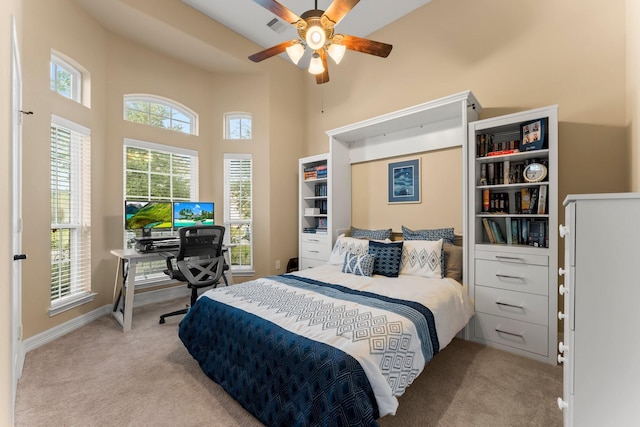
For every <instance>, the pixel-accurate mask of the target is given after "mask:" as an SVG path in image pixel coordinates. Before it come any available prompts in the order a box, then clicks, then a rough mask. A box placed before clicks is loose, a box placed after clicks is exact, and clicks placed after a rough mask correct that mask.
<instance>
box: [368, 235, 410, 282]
mask: <svg viewBox="0 0 640 427" xmlns="http://www.w3.org/2000/svg"><path fill="white" fill-rule="evenodd" d="M402 244H403V242H390V243H382V242H375V241H370V242H369V254H370V255H373V256H375V262H374V264H373V274H381V275H383V276H387V277H398V274H400V262H401V261H402Z"/></svg>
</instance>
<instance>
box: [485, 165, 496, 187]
mask: <svg viewBox="0 0 640 427" xmlns="http://www.w3.org/2000/svg"><path fill="white" fill-rule="evenodd" d="M495 169H496V168H495V165H494V164H493V163H489V164H488V165H487V184H489V185H493V184H495Z"/></svg>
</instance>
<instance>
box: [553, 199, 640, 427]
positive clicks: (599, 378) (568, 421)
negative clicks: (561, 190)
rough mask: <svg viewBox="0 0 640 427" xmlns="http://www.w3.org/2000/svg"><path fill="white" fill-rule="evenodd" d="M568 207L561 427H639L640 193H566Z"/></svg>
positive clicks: (563, 231) (563, 272) (563, 278)
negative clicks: (562, 422) (639, 278)
mask: <svg viewBox="0 0 640 427" xmlns="http://www.w3.org/2000/svg"><path fill="white" fill-rule="evenodd" d="M564 206H565V222H566V225H565V226H560V235H561V236H562V237H564V239H565V257H564V258H565V261H564V262H565V265H564V268H562V269H561V270H559V273H560V274H561V277H560V280H561V283H562V285H561V286H560V291H561V292H562V294H563V295H564V309H563V310H562V311H561V312H560V313H559V317H561V318H563V319H564V337H563V342H562V343H560V346H559V349H560V352H561V354H560V356H559V360H560V361H562V362H563V363H564V368H563V369H564V377H563V397H562V398H559V399H558V405H559V406H560V407H561V408H563V410H564V425H565V426H580V427H590V426H630V425H638V421H639V420H640V416H639V415H638V408H637V406H638V401H639V400H638V399H639V398H640V364H639V361H640V340H638V339H637V336H638V325H639V322H638V304H639V301H640V284H639V283H640V281H639V280H638V261H639V260H640V249H638V242H640V225H639V224H638V221H639V219H640V194H638V193H620V194H596V195H576V196H574V195H569V196H567V198H566V199H565V201H564Z"/></svg>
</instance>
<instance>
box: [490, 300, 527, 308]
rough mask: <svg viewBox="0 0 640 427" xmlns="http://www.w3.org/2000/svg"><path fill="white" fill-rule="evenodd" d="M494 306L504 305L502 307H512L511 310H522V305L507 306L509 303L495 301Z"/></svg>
mask: <svg viewBox="0 0 640 427" xmlns="http://www.w3.org/2000/svg"><path fill="white" fill-rule="evenodd" d="M496 304H498V305H504V306H507V307H513V308H521V309H524V305H516V304H509V303H506V302H501V301H496Z"/></svg>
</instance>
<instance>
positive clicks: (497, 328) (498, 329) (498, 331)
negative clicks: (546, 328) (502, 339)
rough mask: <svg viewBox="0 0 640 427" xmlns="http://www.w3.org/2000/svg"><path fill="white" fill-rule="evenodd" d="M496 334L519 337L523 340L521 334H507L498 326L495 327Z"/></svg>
mask: <svg viewBox="0 0 640 427" xmlns="http://www.w3.org/2000/svg"><path fill="white" fill-rule="evenodd" d="M496 332H497V333H499V334H507V335H512V336H514V337H520V338H524V335H523V333H519V334H518V333H516V332H509V331H505V330H503V329H500V326H496Z"/></svg>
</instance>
